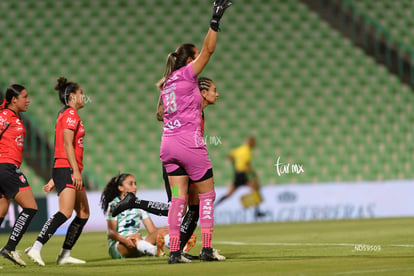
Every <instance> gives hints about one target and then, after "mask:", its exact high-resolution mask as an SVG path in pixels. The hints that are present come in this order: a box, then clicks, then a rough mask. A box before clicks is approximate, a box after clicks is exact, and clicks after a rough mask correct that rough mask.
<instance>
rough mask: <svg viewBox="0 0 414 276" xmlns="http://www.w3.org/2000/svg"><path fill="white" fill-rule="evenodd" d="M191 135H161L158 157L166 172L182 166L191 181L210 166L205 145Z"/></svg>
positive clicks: (197, 178) (203, 173) (204, 172)
mask: <svg viewBox="0 0 414 276" xmlns="http://www.w3.org/2000/svg"><path fill="white" fill-rule="evenodd" d="M200 141H201V140H200V139H197V140H195V138H194V136H193V135H175V136H167V137H164V136H163V137H162V139H161V150H160V159H161V162H162V164H163V165H164V166H165V169H166V170H167V173H170V172H173V171H175V170H176V169H178V168H179V167H182V168H183V169H184V170H185V171H186V172H187V174H188V176H189V177H190V179H191V180H192V181H198V180H199V179H201V178H202V177H203V176H204V175H205V174H206V172H207V171H208V170H209V169H211V168H212V166H211V161H210V158H209V156H208V151H207V148H206V145H205V144H204V143H202V142H200Z"/></svg>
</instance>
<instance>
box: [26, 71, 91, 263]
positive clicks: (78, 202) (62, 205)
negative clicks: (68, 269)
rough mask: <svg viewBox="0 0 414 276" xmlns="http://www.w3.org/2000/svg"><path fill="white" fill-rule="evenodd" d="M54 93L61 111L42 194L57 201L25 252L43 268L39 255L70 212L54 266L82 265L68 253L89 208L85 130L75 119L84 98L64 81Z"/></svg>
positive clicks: (72, 84) (85, 219)
mask: <svg viewBox="0 0 414 276" xmlns="http://www.w3.org/2000/svg"><path fill="white" fill-rule="evenodd" d="M57 82H58V83H57V85H56V87H55V90H57V91H58V92H59V98H60V101H61V102H62V103H63V104H64V107H63V108H62V109H61V110H60V111H59V114H58V118H57V122H56V130H55V163H54V167H53V172H52V180H51V181H49V183H48V184H47V185H46V186H47V188H46V189H45V190H46V191H51V190H52V189H54V188H55V189H56V191H57V194H58V197H59V210H58V212H57V213H56V214H54V215H53V216H52V217H51V218H50V219H49V220H48V221H46V223H45V224H44V225H43V228H42V230H41V231H40V233H39V235H38V237H37V240H36V241H35V242H34V244H33V246H32V247H29V248H27V249H26V253H27V255H28V256H29V258H30V259H32V260H33V261H34V262H36V263H37V264H39V265H41V266H44V265H45V263H44V262H43V260H42V258H41V256H40V251H41V249H42V247H43V245H44V244H45V243H46V242H47V241H48V240H49V239H50V238H51V237H52V236H53V234H54V233H55V232H56V230H57V229H58V228H59V226H61V225H62V224H63V223H64V222H65V221H66V220H68V219H69V218H70V217H71V216H72V213H73V211H75V212H76V217H75V218H74V220H73V221H72V223H71V224H70V226H69V228H68V232H67V233H66V238H65V241H64V243H63V247H62V250H61V252H60V254H59V255H58V258H57V264H83V263H85V261H83V260H79V259H76V258H73V257H71V256H70V251H71V249H72V247H73V246H74V244H75V243H76V241H77V240H78V238H79V236H80V234H81V233H82V230H83V227H84V226H85V224H86V222H87V220H88V218H89V204H88V199H87V196H86V192H85V188H84V186H83V181H82V175H81V173H82V169H83V138H84V136H85V128H84V126H83V123H82V120H81V119H80V117H79V115H78V110H79V109H81V108H83V107H84V105H85V102H84V94H83V92H82V89H81V88H80V86H79V85H78V84H77V83H75V82H68V81H67V79H66V78H64V77H60V78H59V79H58V80H57Z"/></svg>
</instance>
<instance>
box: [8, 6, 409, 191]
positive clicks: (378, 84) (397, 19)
mask: <svg viewBox="0 0 414 276" xmlns="http://www.w3.org/2000/svg"><path fill="white" fill-rule="evenodd" d="M210 2H212V1H196V3H195V1H190V0H154V1H143V0H119V1H110V0H89V1H81V0H73V1H71V0H37V1H31V0H21V1H15V0H2V1H1V2H0V33H1V35H0V51H1V67H0V86H1V87H2V89H3V91H4V89H5V88H6V87H7V86H8V85H9V84H11V83H21V84H23V85H25V86H26V87H27V89H28V91H29V93H30V96H31V100H32V103H31V106H30V108H29V111H28V112H27V113H26V114H25V115H24V116H25V120H26V124H27V125H29V126H28V128H29V129H30V133H29V135H28V138H27V140H26V152H25V158H26V162H25V163H24V164H23V166H22V167H23V171H24V172H25V174H26V175H27V177H28V178H29V182H30V183H31V185H32V187H33V189H34V191H35V193H37V194H40V193H41V187H42V186H43V184H44V183H45V182H46V181H47V179H48V177H50V171H51V168H50V163H51V158H52V156H51V151H50V149H51V148H53V137H54V125H55V118H56V115H57V111H58V110H59V108H60V103H59V101H58V97H57V95H56V93H55V91H54V90H53V87H54V85H55V83H56V79H57V78H58V77H59V76H65V77H67V78H68V79H69V80H73V81H76V82H78V83H79V84H80V85H81V86H82V88H83V90H84V93H85V94H86V96H87V104H86V106H85V108H84V109H83V110H81V111H80V116H81V118H82V119H83V121H84V124H85V127H86V131H87V133H86V137H85V155H84V156H85V162H84V163H85V178H86V180H87V183H88V186H89V189H91V190H101V189H102V188H103V187H104V185H105V184H106V182H107V181H108V180H109V178H110V177H111V176H113V175H115V174H117V173H118V172H119V171H128V172H132V173H134V174H135V175H136V176H137V181H138V182H139V189H143V188H146V189H159V188H162V187H163V182H162V175H161V164H160V161H159V144H160V137H161V124H160V123H159V122H157V121H156V118H155V110H156V104H157V100H158V95H159V92H158V91H157V88H156V86H155V83H156V82H157V80H158V79H159V78H160V77H161V75H162V73H163V70H164V66H165V60H166V56H167V54H168V53H169V52H172V51H174V50H175V48H176V47H177V46H178V45H179V44H181V43H184V42H192V43H194V44H196V45H197V46H198V47H201V46H202V42H203V39H204V36H205V33H206V31H207V29H208V22H209V19H210V12H209V11H210V6H211V3H210ZM234 2H235V4H234V5H233V7H232V8H231V11H229V12H228V13H227V14H226V16H225V17H224V19H223V22H222V24H221V25H222V26H221V29H222V31H221V33H220V34H219V40H218V45H217V48H216V52H215V53H214V56H213V58H212V60H211V61H210V63H209V65H208V66H207V68H206V69H205V71H204V72H203V74H202V75H204V76H208V77H211V78H212V79H213V80H215V82H216V85H217V90H218V92H219V94H220V97H219V100H218V102H217V104H216V106H212V107H209V108H208V109H207V110H206V120H207V121H206V134H207V135H208V136H209V137H214V138H215V139H213V140H212V141H215V142H216V143H207V146H208V149H209V152H210V155H211V159H212V162H213V166H214V173H215V177H216V181H215V182H216V185H217V186H224V185H227V184H228V183H229V182H230V181H231V179H232V169H231V166H230V164H229V162H228V161H227V160H226V155H227V153H228V152H229V151H230V150H231V149H232V148H234V147H236V146H238V145H240V144H241V143H243V142H244V141H245V139H246V137H247V136H249V135H255V136H256V138H257V148H256V149H255V153H254V163H253V166H254V167H255V168H256V169H257V172H258V174H259V177H260V182H261V183H262V185H277V184H281V183H283V184H288V183H322V182H359V181H384V180H398V179H413V178H414V170H413V168H412V159H413V153H414V151H413V147H414V146H413V143H412V140H413V136H412V125H413V122H414V112H413V108H412V103H411V100H412V97H413V95H412V86H413V84H414V71H413V69H412V65H411V64H412V62H413V61H414V52H413V49H412V45H413V42H414V41H413V37H414V34H413V29H412V26H413V22H412V21H413V18H412V16H411V10H412V9H411V7H412V2H411V1H408V0H399V1H388V0H380V1H361V0H359V1H358V0H353V1H340V0H332V1H330V0H314V1H311V0H309V1H305V0H304V1H300V0H278V1H273V0H257V1H248V0H238V1H236V0H235V1H234ZM207 142H209V139H207ZM279 156H280V158H281V160H283V161H284V162H289V163H299V164H302V165H303V167H304V169H305V172H304V173H301V174H286V175H283V176H278V174H277V173H276V170H275V166H274V165H275V163H276V159H277V158H278V157H279Z"/></svg>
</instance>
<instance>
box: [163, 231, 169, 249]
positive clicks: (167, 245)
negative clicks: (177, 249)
mask: <svg viewBox="0 0 414 276" xmlns="http://www.w3.org/2000/svg"><path fill="white" fill-rule="evenodd" d="M164 241H165V245H164V246H165V247H167V248H170V234H167V235H165V236H164Z"/></svg>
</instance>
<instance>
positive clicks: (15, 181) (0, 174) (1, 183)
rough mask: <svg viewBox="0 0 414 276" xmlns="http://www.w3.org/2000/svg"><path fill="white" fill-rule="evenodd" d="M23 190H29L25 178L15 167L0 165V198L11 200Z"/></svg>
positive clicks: (12, 165)
mask: <svg viewBox="0 0 414 276" xmlns="http://www.w3.org/2000/svg"><path fill="white" fill-rule="evenodd" d="M23 190H30V185H29V181H27V178H26V176H25V175H24V174H23V173H22V172H21V171H20V169H19V168H18V167H17V166H16V165H14V164H10V163H0V198H7V199H12V198H14V197H15V196H16V194H17V193H18V192H19V191H23Z"/></svg>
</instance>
